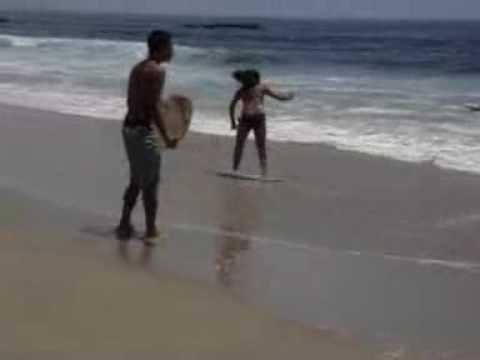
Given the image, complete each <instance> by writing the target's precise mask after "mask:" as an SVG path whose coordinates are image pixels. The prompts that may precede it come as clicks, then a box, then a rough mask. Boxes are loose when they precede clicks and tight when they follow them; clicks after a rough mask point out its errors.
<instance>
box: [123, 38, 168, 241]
mask: <svg viewBox="0 0 480 360" xmlns="http://www.w3.org/2000/svg"><path fill="white" fill-rule="evenodd" d="M147 42H148V50H149V54H148V57H147V58H146V59H145V60H143V61H141V62H140V63H138V64H137V65H135V66H134V68H133V69H132V71H131V73H130V79H129V84H128V99H127V107H128V111H127V115H126V117H125V121H124V125H123V129H122V134H123V139H124V143H125V149H126V152H127V156H128V161H129V164H130V183H129V185H128V187H127V189H126V190H125V194H124V197H123V200H124V204H123V211H122V217H121V219H120V224H119V225H118V227H117V230H116V232H117V236H118V238H119V240H129V239H130V238H131V236H132V235H133V233H134V229H133V226H132V224H131V220H130V218H131V213H132V210H133V208H134V207H135V203H136V201H137V198H138V195H139V194H140V192H142V198H143V205H144V209H145V225H146V232H145V237H144V243H145V245H147V246H152V245H154V244H155V243H154V242H153V239H154V238H155V237H156V236H157V228H156V225H155V220H156V214H157V206H158V205H157V203H158V200H157V189H158V183H159V180H160V166H161V154H160V149H159V146H158V140H157V139H156V135H155V132H154V126H155V127H156V128H157V129H158V132H159V133H160V135H161V136H162V137H163V139H164V141H165V143H166V144H167V147H168V148H175V147H176V145H177V142H176V141H175V140H171V139H170V138H169V137H168V135H167V133H166V131H165V127H164V124H163V119H162V116H161V113H160V112H159V111H158V102H159V100H160V99H161V96H162V92H163V87H164V84H165V75H166V74H165V67H164V66H162V64H164V63H166V62H169V61H170V60H171V59H172V57H173V44H172V38H171V35H170V34H169V33H168V32H166V31H161V30H155V31H153V32H151V33H150V35H149V37H148V41H147Z"/></svg>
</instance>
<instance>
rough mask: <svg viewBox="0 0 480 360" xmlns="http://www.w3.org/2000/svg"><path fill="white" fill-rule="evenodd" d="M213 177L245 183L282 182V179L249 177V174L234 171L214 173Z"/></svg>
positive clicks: (258, 176)
mask: <svg viewBox="0 0 480 360" xmlns="http://www.w3.org/2000/svg"><path fill="white" fill-rule="evenodd" d="M215 175H217V176H220V177H224V178H230V179H234V180H247V181H260V182H267V183H268V182H271V183H278V182H282V181H283V180H282V179H279V178H272V177H265V176H260V175H251V174H242V173H239V172H235V171H215Z"/></svg>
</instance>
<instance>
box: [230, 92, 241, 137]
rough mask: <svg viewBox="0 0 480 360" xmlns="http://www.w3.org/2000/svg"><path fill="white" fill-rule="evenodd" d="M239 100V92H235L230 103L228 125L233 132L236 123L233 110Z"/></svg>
mask: <svg viewBox="0 0 480 360" xmlns="http://www.w3.org/2000/svg"><path fill="white" fill-rule="evenodd" d="M239 100H240V90H237V92H236V93H235V95H234V96H233V98H232V101H231V102H230V111H229V112H230V123H231V125H232V130H235V129H236V128H237V123H236V121H235V108H236V106H237V102H238V101H239Z"/></svg>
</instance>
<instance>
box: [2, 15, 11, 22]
mask: <svg viewBox="0 0 480 360" xmlns="http://www.w3.org/2000/svg"><path fill="white" fill-rule="evenodd" d="M8 22H10V19H8V18H6V17H1V16H0V24H5V23H8Z"/></svg>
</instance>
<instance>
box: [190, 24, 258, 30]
mask: <svg viewBox="0 0 480 360" xmlns="http://www.w3.org/2000/svg"><path fill="white" fill-rule="evenodd" d="M184 26H185V27H186V28H191V29H208V30H214V29H242V30H261V29H262V27H261V26H260V25H259V24H251V23H250V24H249V23H212V24H186V25H184Z"/></svg>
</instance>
